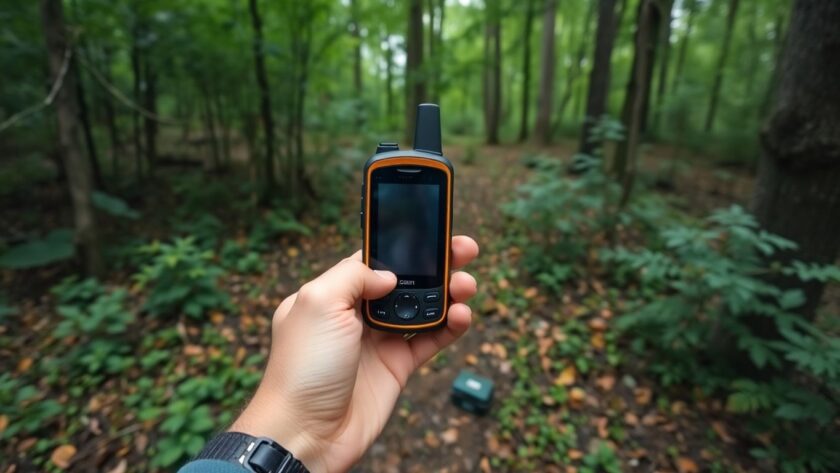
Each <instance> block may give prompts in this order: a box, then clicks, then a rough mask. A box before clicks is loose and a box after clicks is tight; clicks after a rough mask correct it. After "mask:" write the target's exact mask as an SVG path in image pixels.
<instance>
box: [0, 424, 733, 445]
mask: <svg viewBox="0 0 840 473" xmlns="http://www.w3.org/2000/svg"><path fill="white" fill-rule="evenodd" d="M2 430H3V429H0V431H2ZM712 430H714V431H715V433H716V434H717V435H718V437H720V439H721V440H723V441H724V442H725V443H735V439H734V438H733V437H732V436H731V435H729V431H728V430H727V429H726V425H725V424H724V423H723V422H721V421H719V420H715V421H712Z"/></svg>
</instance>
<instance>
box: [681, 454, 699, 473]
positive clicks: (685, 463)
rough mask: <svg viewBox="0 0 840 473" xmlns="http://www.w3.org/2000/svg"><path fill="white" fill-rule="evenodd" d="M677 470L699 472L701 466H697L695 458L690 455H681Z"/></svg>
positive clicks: (691, 472)
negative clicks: (689, 456)
mask: <svg viewBox="0 0 840 473" xmlns="http://www.w3.org/2000/svg"><path fill="white" fill-rule="evenodd" d="M677 471H679V472H680V473H697V472H698V471H700V468H698V467H697V463H694V460H692V459H691V458H688V457H679V458H677Z"/></svg>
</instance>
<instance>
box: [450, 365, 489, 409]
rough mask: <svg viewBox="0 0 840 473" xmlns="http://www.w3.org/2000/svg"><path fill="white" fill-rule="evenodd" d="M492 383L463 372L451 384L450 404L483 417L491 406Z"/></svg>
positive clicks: (473, 374)
mask: <svg viewBox="0 0 840 473" xmlns="http://www.w3.org/2000/svg"><path fill="white" fill-rule="evenodd" d="M493 390H494V386H493V381H492V380H491V379H489V378H485V377H484V376H479V375H477V374H475V373H473V372H471V371H467V370H463V371H461V373H460V374H459V375H458V377H457V378H455V381H454V382H453V383H452V396H451V397H452V404H455V406H457V407H459V408H461V409H463V410H465V411H467V412H471V413H473V414H476V415H484V414H487V412H489V411H490V406H491V405H492V404H493Z"/></svg>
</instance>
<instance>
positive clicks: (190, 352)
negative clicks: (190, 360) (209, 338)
mask: <svg viewBox="0 0 840 473" xmlns="http://www.w3.org/2000/svg"><path fill="white" fill-rule="evenodd" d="M203 354H204V348H203V347H202V346H201V345H184V355H187V356H201V355H203Z"/></svg>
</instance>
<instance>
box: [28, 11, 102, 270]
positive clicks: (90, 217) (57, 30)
mask: <svg viewBox="0 0 840 473" xmlns="http://www.w3.org/2000/svg"><path fill="white" fill-rule="evenodd" d="M41 23H42V27H43V29H44V37H45V38H46V44H47V54H48V57H49V68H50V76H51V77H52V80H53V81H56V80H58V79H59V78H60V77H62V75H63V76H64V77H63V80H64V83H63V85H62V87H61V88H60V89H59V91H58V95H57V96H56V100H55V107H56V114H57V115H58V139H59V146H60V148H61V159H62V162H63V163H64V169H65V170H66V172H67V184H68V187H69V190H70V198H71V201H72V203H73V220H74V224H75V229H76V242H77V244H78V246H79V248H80V250H81V254H82V258H83V261H84V263H85V270H86V271H87V273H88V274H90V275H92V276H102V275H103V273H104V272H105V264H104V260H103V259H102V253H101V248H100V246H99V235H98V228H97V226H96V213H95V212H94V209H93V203H92V201H91V192H92V190H93V186H92V182H91V181H92V175H91V167H90V162H89V161H88V160H87V159H86V158H85V155H84V154H83V153H82V151H81V146H80V144H79V140H78V128H77V126H78V125H77V124H78V121H77V117H78V115H77V110H76V107H77V105H78V103H79V102H78V97H76V90H77V89H76V84H75V76H74V74H72V73H67V71H65V70H63V68H64V65H65V55H66V54H69V52H68V48H71V45H70V43H69V42H68V40H67V32H66V30H65V25H64V12H63V9H62V4H61V0H42V1H41ZM67 66H68V67H73V65H72V64H68V65H67Z"/></svg>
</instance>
